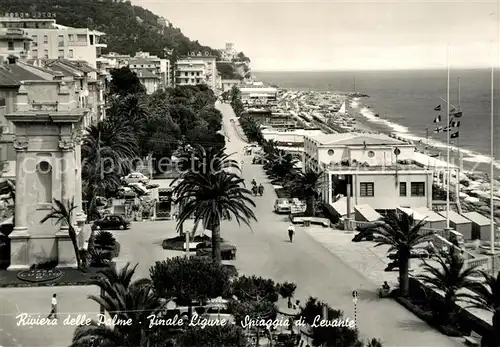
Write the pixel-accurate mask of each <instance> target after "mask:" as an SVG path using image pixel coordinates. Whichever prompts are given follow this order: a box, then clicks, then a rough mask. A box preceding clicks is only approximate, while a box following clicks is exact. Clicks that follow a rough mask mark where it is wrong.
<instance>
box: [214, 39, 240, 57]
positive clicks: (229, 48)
mask: <svg viewBox="0 0 500 347" xmlns="http://www.w3.org/2000/svg"><path fill="white" fill-rule="evenodd" d="M218 51H219V53H220V60H221V61H232V60H233V59H234V58H235V57H236V55H237V54H238V53H237V52H236V50H235V49H234V43H231V42H226V47H225V48H224V49H219V50H218Z"/></svg>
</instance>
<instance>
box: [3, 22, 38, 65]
mask: <svg viewBox="0 0 500 347" xmlns="http://www.w3.org/2000/svg"><path fill="white" fill-rule="evenodd" d="M31 41H32V39H31V37H30V36H28V34H27V33H26V32H25V31H24V30H23V29H18V28H1V29H0V56H2V57H4V58H6V57H8V56H9V55H14V56H16V57H19V58H22V59H25V58H29V54H30V47H31Z"/></svg>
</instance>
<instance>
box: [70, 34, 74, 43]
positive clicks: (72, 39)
mask: <svg viewBox="0 0 500 347" xmlns="http://www.w3.org/2000/svg"><path fill="white" fill-rule="evenodd" d="M68 41H70V42H73V41H75V35H73V34H68Z"/></svg>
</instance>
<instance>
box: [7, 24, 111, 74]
mask: <svg viewBox="0 0 500 347" xmlns="http://www.w3.org/2000/svg"><path fill="white" fill-rule="evenodd" d="M0 29H7V30H9V29H10V32H11V35H12V34H13V33H14V31H13V30H14V29H17V30H18V34H17V35H18V36H22V37H23V38H24V37H29V38H31V43H30V44H29V45H28V44H27V43H28V42H27V41H23V44H22V45H23V48H24V49H23V50H22V51H19V53H15V52H17V51H18V49H16V45H15V44H14V43H15V42H16V41H14V40H11V39H7V38H5V39H4V41H6V42H7V44H8V45H9V46H8V48H13V49H11V51H12V52H11V53H9V55H10V54H14V55H16V56H18V57H20V58H33V59H39V58H43V59H57V58H64V59H69V60H83V61H86V62H88V63H89V65H90V66H92V67H94V68H95V67H96V59H97V57H98V56H99V55H100V54H101V49H102V48H105V47H107V45H106V44H105V43H102V42H101V40H102V37H103V36H104V35H105V34H104V33H102V32H99V31H95V30H90V29H88V28H73V27H67V26H63V25H59V24H57V23H56V20H55V19H50V18H19V17H0ZM21 31H22V34H21ZM7 34H8V33H6V35H7ZM7 36H8V35H7ZM10 42H13V43H10ZM20 45H21V43H19V40H17V47H19V46H20ZM9 50H10V49H9Z"/></svg>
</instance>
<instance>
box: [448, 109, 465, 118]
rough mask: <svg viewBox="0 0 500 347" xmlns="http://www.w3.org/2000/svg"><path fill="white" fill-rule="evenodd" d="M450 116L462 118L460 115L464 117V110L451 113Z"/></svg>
mask: <svg viewBox="0 0 500 347" xmlns="http://www.w3.org/2000/svg"><path fill="white" fill-rule="evenodd" d="M450 116H453V117H455V118H460V117H462V112H461V111H460V112H453V114H450Z"/></svg>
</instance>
